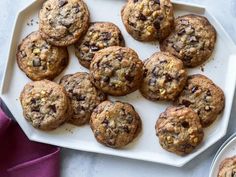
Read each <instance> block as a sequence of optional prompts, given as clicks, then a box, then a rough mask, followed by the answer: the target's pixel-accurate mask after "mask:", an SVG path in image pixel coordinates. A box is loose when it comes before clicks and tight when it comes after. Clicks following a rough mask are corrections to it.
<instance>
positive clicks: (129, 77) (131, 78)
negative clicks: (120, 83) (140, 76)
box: [125, 75, 134, 82]
mask: <svg viewBox="0 0 236 177" xmlns="http://www.w3.org/2000/svg"><path fill="white" fill-rule="evenodd" d="M125 79H126V80H127V81H129V82H132V81H133V80H134V76H130V75H125Z"/></svg>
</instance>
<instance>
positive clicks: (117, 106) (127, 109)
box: [90, 101, 142, 148]
mask: <svg viewBox="0 0 236 177" xmlns="http://www.w3.org/2000/svg"><path fill="white" fill-rule="evenodd" d="M90 126H91V129H92V131H93V133H94V136H95V138H96V139H97V141H98V142H100V143H101V144H104V145H106V146H108V147H112V148H121V147H124V146H126V145H127V144H129V143H130V142H131V141H133V139H134V138H136V137H137V136H138V134H139V132H140V130H141V126H142V123H141V119H140V117H139V115H138V114H137V112H136V111H135V110H134V108H133V106H132V105H130V104H128V103H122V102H111V101H104V102H102V103H101V104H99V105H98V107H97V108H95V110H94V112H93V113H92V116H91V120H90Z"/></svg>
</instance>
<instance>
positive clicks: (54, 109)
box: [49, 104, 57, 113]
mask: <svg viewBox="0 0 236 177" xmlns="http://www.w3.org/2000/svg"><path fill="white" fill-rule="evenodd" d="M49 108H50V109H51V110H52V112H54V113H56V112H57V108H56V106H55V105H54V104H53V105H50V106H49Z"/></svg>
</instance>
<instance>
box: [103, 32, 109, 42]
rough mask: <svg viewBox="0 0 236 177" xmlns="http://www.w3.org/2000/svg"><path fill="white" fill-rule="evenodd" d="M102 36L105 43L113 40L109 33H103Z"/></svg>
mask: <svg viewBox="0 0 236 177" xmlns="http://www.w3.org/2000/svg"><path fill="white" fill-rule="evenodd" d="M101 36H102V40H104V41H108V40H110V39H111V33H109V32H102V34H101Z"/></svg>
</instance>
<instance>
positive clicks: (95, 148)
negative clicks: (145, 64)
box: [1, 0, 236, 167]
mask: <svg viewBox="0 0 236 177" xmlns="http://www.w3.org/2000/svg"><path fill="white" fill-rule="evenodd" d="M43 2H44V1H43V0H37V1H32V3H31V4H29V5H28V6H27V7H25V8H24V9H22V10H21V11H20V12H19V13H18V16H17V18H16V21H15V27H14V29H13V32H12V38H11V45H10V46H9V48H10V50H9V57H8V62H7V66H6V69H5V75H4V78H3V82H2V87H1V97H2V99H3V100H4V102H5V103H6V104H7V106H8V107H9V109H10V111H11V112H12V114H13V116H14V117H15V119H16V120H17V121H18V123H19V124H20V126H21V127H22V129H23V130H24V132H25V134H26V135H27V136H28V137H29V139H31V140H33V141H37V142H43V143H48V144H53V145H57V146H62V147H67V148H71V149H77V150H83V151H89V152H97V153H103V154H109V155H115V156H121V157H126V158H132V159H139V160H145V161H152V162H157V163H162V164H168V165H172V166H177V167H180V166H183V165H184V164H186V163H187V162H189V161H190V160H191V159H193V158H194V157H196V156H197V155H198V154H200V153H201V152H203V151H204V150H206V149H207V148H208V147H210V146H211V145H213V144H214V143H215V142H217V141H218V140H219V139H221V138H222V137H223V136H224V135H225V133H226V130H227V126H228V123H229V117H230V112H231V105H232V101H233V96H234V89H235V81H236V69H235V66H236V56H234V55H233V54H234V52H235V51H236V50H235V49H236V47H235V46H234V44H233V42H232V41H231V39H230V38H229V36H228V35H227V34H226V32H225V31H224V29H223V28H222V26H221V25H220V24H219V23H218V22H217V20H216V19H215V18H214V17H213V16H212V15H211V14H210V12H209V11H208V10H207V9H206V8H204V7H200V6H197V5H192V4H182V3H175V2H174V9H175V16H176V17H177V16H179V15H183V14H187V13H195V14H200V15H204V16H206V17H207V18H208V19H209V21H210V22H211V23H212V24H213V25H214V26H215V28H216V30H217V33H218V39H217V43H216V48H215V52H214V54H213V55H212V57H211V59H210V60H209V61H208V62H207V63H206V64H205V65H204V72H203V71H202V70H201V67H197V68H195V69H191V70H189V74H193V73H202V74H204V75H206V76H208V77H209V78H211V79H212V80H213V81H214V82H215V83H216V84H217V85H219V86H220V87H221V88H222V89H223V90H224V92H225V96H226V105H225V110H224V112H223V113H222V115H220V116H219V118H218V119H217V121H216V122H215V123H214V124H213V125H212V126H210V127H209V128H207V129H205V135H206V136H205V138H204V141H203V143H202V144H201V145H200V146H199V147H198V148H197V149H196V150H195V151H194V152H193V153H191V154H189V155H187V156H184V157H180V156H177V155H175V154H172V153H169V152H167V151H165V150H163V149H162V148H161V147H160V145H159V142H158V138H157V137H156V135H155V128H154V125H155V122H156V120H157V118H158V116H159V114H160V113H161V112H163V111H164V110H165V108H166V107H167V106H168V105H170V103H165V102H156V103H155V102H151V101H148V100H146V99H144V98H143V97H142V96H141V95H140V93H139V92H138V91H136V92H134V93H132V94H130V95H127V96H125V97H110V99H112V100H121V101H126V102H129V103H131V104H132V105H134V107H135V109H136V110H137V112H138V113H139V114H140V116H141V118H142V121H143V130H142V133H141V134H140V136H139V137H138V138H137V139H136V140H135V141H134V142H133V143H131V144H129V145H128V146H127V147H125V148H124V149H121V150H116V149H111V148H107V147H105V146H103V145H101V144H99V143H97V142H96V140H95V138H94V136H93V134H92V131H91V130H90V128H89V126H88V125H85V126H82V127H76V126H73V125H71V124H64V125H63V126H61V127H60V128H58V129H56V130H54V131H50V132H44V131H40V130H37V129H34V128H33V127H32V126H31V125H30V124H29V123H28V122H27V121H26V120H25V119H24V117H23V115H22V109H21V105H20V101H19V95H20V92H21V90H22V89H23V87H24V85H25V84H26V83H28V82H30V80H29V79H28V78H27V77H26V76H25V74H24V73H23V72H21V71H20V69H19V68H18V66H17V64H16V57H15V55H16V49H17V45H18V44H19V43H20V41H21V40H22V39H23V38H24V37H25V36H27V35H28V34H29V33H30V32H32V31H35V30H37V29H38V24H37V22H38V17H37V16H38V12H39V9H40V8H41V6H42V4H43ZM85 2H86V3H87V5H88V7H89V10H90V13H91V21H110V22H113V23H115V24H116V25H118V26H119V27H120V29H121V31H122V33H123V36H124V38H125V41H126V46H128V47H131V48H133V49H134V50H136V51H137V53H138V54H139V56H140V58H141V59H142V60H144V59H146V58H148V57H150V56H151V55H152V54H153V53H154V52H156V51H159V47H158V43H141V42H138V41H135V40H134V39H133V38H132V37H131V36H130V35H129V34H128V33H127V32H126V30H125V28H124V26H123V24H122V21H121V17H120V10H121V8H122V6H123V5H124V4H125V2H126V1H125V0H85ZM68 49H69V53H70V63H69V66H68V67H67V69H66V70H65V71H64V72H63V73H62V74H61V75H60V76H59V77H58V78H56V80H55V81H58V79H59V78H61V77H62V75H64V74H68V73H75V72H78V71H87V70H86V69H85V68H83V67H82V66H81V65H80V64H79V62H78V60H77V59H76V57H75V55H74V49H73V47H69V48H68Z"/></svg>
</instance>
